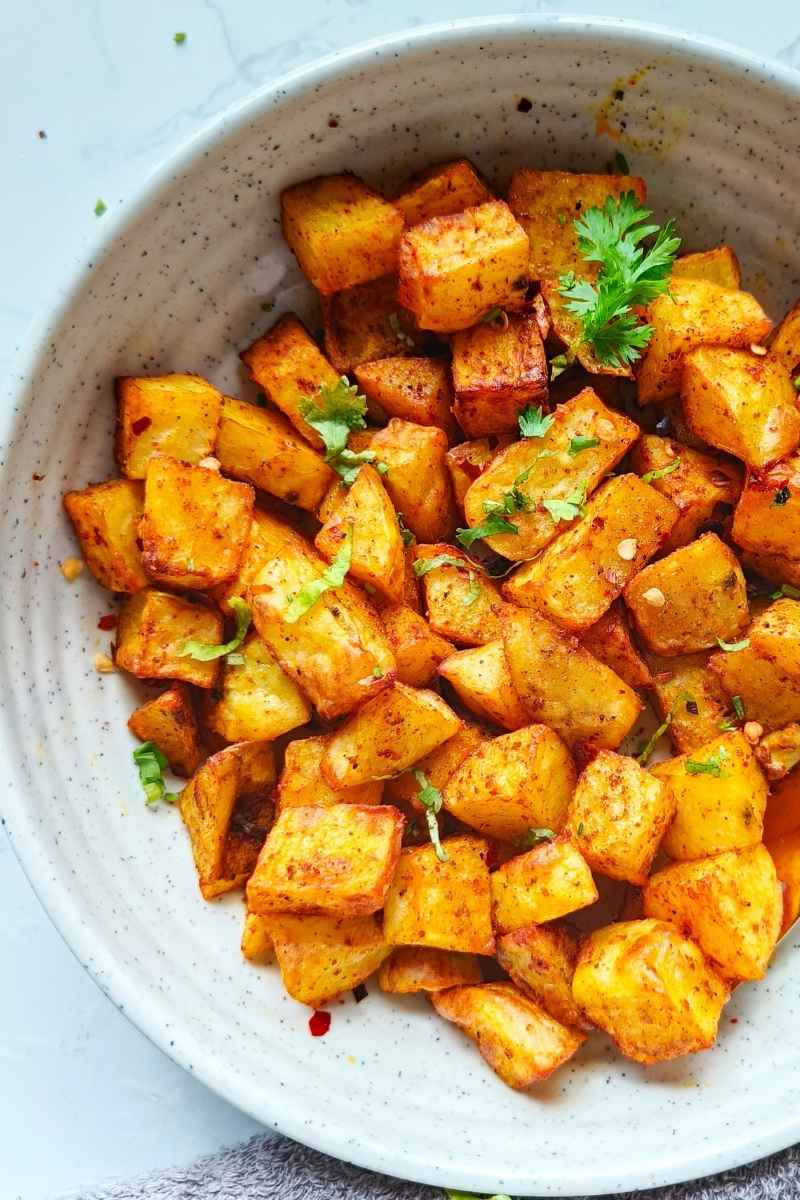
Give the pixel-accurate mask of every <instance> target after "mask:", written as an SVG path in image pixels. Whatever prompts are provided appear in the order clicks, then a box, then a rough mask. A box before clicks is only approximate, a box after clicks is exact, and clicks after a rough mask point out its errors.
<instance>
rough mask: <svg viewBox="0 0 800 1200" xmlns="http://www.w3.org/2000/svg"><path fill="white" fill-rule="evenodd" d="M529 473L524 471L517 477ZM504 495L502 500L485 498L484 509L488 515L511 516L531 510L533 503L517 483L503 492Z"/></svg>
mask: <svg viewBox="0 0 800 1200" xmlns="http://www.w3.org/2000/svg"><path fill="white" fill-rule="evenodd" d="M527 474H528V473H527V472H526V471H523V472H522V473H521V475H518V476H517V478H518V479H520V478H527ZM502 496H503V498H502V500H484V502H483V511H484V512H485V513H486V515H487V516H488V517H492V516H498V515H506V516H511V515H512V514H513V513H518V512H530V510H531V507H532V503H531V501H530V500H529V499H528V497H527V496H526V495H525V494H524V492H521V491H520V490H519V488H518V487H517V485H516V483H514V485H513V487H511V488H509V490H508V491H507V492H503V493H502Z"/></svg>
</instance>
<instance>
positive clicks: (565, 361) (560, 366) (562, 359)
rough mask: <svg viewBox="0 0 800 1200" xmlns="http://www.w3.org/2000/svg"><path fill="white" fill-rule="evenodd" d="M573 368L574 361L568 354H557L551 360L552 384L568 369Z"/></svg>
mask: <svg viewBox="0 0 800 1200" xmlns="http://www.w3.org/2000/svg"><path fill="white" fill-rule="evenodd" d="M571 366H572V359H571V358H570V357H569V355H567V354H556V355H555V356H554V357H553V358H551V359H550V382H551V383H552V382H553V381H554V380H555V379H558V377H559V375H563V374H564V372H565V371H566V369H567V367H571Z"/></svg>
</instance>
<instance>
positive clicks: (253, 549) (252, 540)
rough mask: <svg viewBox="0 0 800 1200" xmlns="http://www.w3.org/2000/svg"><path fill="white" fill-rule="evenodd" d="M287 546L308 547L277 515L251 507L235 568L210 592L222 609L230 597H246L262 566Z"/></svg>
mask: <svg viewBox="0 0 800 1200" xmlns="http://www.w3.org/2000/svg"><path fill="white" fill-rule="evenodd" d="M287 547H288V548H290V549H291V548H292V547H300V549H301V550H302V549H304V548H305V547H307V543H306V541H305V538H303V537H301V535H300V534H299V533H298V532H297V530H296V529H293V528H292V526H291V525H287V524H286V522H285V521H282V520H281V519H280V518H279V517H276V516H274V515H273V514H272V513H269V512H265V511H264V509H263V508H254V509H253V519H252V521H251V522H250V531H249V533H248V535H247V541H246V542H245V548H244V553H243V554H242V558H241V562H240V563H239V569H238V571H237V572H236V574H235V576H234V577H233V579H230V580H228V582H227V583H223V584H220V585H219V586H218V587H216V588H214V590H213V592H212V593H211V594H212V595H213V597H214V599H215V600H216V601H217V603H218V604H219V606H220V608H221V609H222V611H223V612H225V613H231V612H232V609H231V607H230V603H229V601H230V599H231V597H232V596H239V597H243V596H247V594H248V592H249V589H250V586H251V584H252V583H253V580H254V579H255V577H256V575H258V573H259V571H260V570H261V569H262V567H264V566H265V564H266V563H268V562H269V561H270V560H271V559H273V558H275V557H276V556H279V555H281V554H283V553H284V552H285V550H286V548H287Z"/></svg>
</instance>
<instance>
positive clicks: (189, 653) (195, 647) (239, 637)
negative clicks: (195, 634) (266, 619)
mask: <svg viewBox="0 0 800 1200" xmlns="http://www.w3.org/2000/svg"><path fill="white" fill-rule="evenodd" d="M228 604H229V605H230V607H231V609H232V610H233V615H234V617H235V618H236V632H235V633H234V635H233V637H232V638H231V640H230V641H229V642H221V643H215V642H201V641H198V639H197V638H187V639H186V641H185V642H184V643H183V645H182V646H181V648H180V650H179V651H178V658H193V659H195V660H196V661H197V662H212V661H213V660H214V659H215V658H223V657H224V656H225V655H227V656H228V662H229V663H232V665H233V664H235V663H236V662H237V660H238V661H239V663H240V664H241V661H242V656H241V654H236V655H235V654H234V652H235V651H236V650H238V649H239V647H240V646H241V644H242V642H243V641H244V639H245V635H246V633H247V631H248V629H249V628H250V621H251V620H252V614H251V612H250V608H249V606H248V605H247V604H245V602H244V600H243V599H242V598H241V596H231V598H230V600H229V601H228Z"/></svg>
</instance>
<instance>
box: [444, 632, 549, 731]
mask: <svg viewBox="0 0 800 1200" xmlns="http://www.w3.org/2000/svg"><path fill="white" fill-rule="evenodd" d="M439 674H440V675H441V677H442V679H446V680H447V682H448V683H449V684H450V686H451V687H452V689H453V691H454V692H455V693H456V695H457V696H458V698H459V700H460V701H461V702H462V704H465V705H466V706H467V708H468V709H469V710H470V712H473V713H475V715H476V716H477V717H480V718H481V719H482V720H485V721H491V722H492V723H493V724H494V725H500V726H502V728H503V729H520V728H521V727H522V726H523V725H529V724H530V722H531V717H530V714H529V713H528V711H527V709H526V708H525V706H524V705H523V703H522V701H521V700H520V698H519V695H518V694H517V691H516V689H515V688H514V685H513V683H512V681H511V672H510V670H509V667H508V661H507V659H506V654H505V650H504V648H503V643H502V641H500V640H499V639H498V641H496V642H487V643H486V645H485V646H477V647H476V648H475V649H473V650H460V651H458V652H457V653H456V654H451V655H450V657H449V658H446V659H445V660H444V662H442V663H440V664H439Z"/></svg>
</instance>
